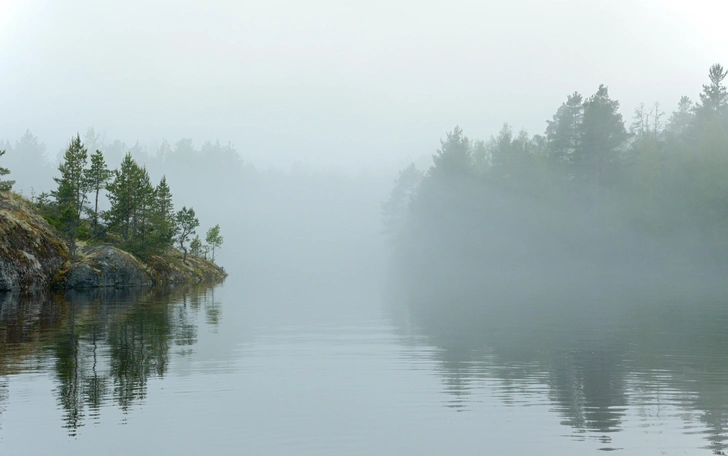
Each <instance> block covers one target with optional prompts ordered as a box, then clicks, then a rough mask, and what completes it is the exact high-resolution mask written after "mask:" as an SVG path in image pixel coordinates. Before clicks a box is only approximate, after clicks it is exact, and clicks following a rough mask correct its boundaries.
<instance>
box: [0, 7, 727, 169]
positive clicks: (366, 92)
mask: <svg viewBox="0 0 728 456" xmlns="http://www.w3.org/2000/svg"><path fill="white" fill-rule="evenodd" d="M726 13H728V6H722V2H718V1H711V0H691V1H677V0H664V1H646V0H645V1H636V0H635V1H618V0H605V1H602V0H591V1H589V0H582V1H547V0H511V1H499V2H495V1H485V0H480V1H475V0H450V1H447V2H445V1H440V2H432V1H422V0H417V1H415V0H386V1H384V0H369V1H346V0H338V1H329V0H311V1H301V0H298V1H293V0H266V1H255V2H254V1H222V0H217V1H210V0H208V1H189V0H125V1H118V0H114V1H107V0H27V1H21V0H17V1H16V0H0V68H1V69H0V138H8V139H11V140H13V141H14V140H16V139H17V138H18V137H19V136H20V135H21V134H22V133H23V132H24V131H25V129H27V128H30V129H31V131H33V133H35V134H36V135H37V136H39V137H40V139H41V140H42V141H44V142H45V143H46V145H47V146H48V149H49V153H50V154H52V155H55V153H56V151H57V150H59V149H60V148H61V147H63V146H64V145H66V143H67V141H68V139H69V138H70V136H71V135H72V134H74V133H75V132H76V131H81V132H82V133H83V132H84V131H85V130H86V128H87V127H88V126H91V125H93V126H95V128H96V130H97V131H98V132H102V133H103V134H104V135H105V137H106V138H107V139H109V140H111V139H116V138H118V139H122V140H124V141H126V142H127V143H132V144H133V143H134V142H135V141H136V140H137V139H139V140H141V141H143V142H147V143H150V144H152V143H155V142H158V141H159V140H160V139H162V138H166V139H168V140H169V141H171V142H175V141H176V140H178V139H179V138H181V137H191V138H193V139H194V140H195V141H196V143H197V144H200V143H201V142H203V141H205V140H208V139H210V140H215V139H219V140H220V141H222V142H227V141H232V142H233V143H234V144H235V146H236V147H237V149H238V151H239V152H240V153H241V155H242V156H243V157H244V158H245V159H248V160H251V161H253V162H255V163H256V164H258V165H262V166H264V167H265V166H269V165H275V166H281V167H287V166H290V164H292V163H293V162H295V161H301V162H304V163H307V164H310V165H312V166H315V167H321V166H323V167H338V168H342V169H356V168H360V167H370V168H380V167H385V166H386V167H388V166H392V165H395V166H400V165H403V164H404V163H406V162H407V161H408V160H412V159H417V158H419V157H422V156H428V155H429V154H431V153H432V152H433V151H434V150H435V149H436V148H437V146H438V138H440V137H442V136H444V133H445V131H447V130H450V129H451V128H452V127H453V126H454V125H456V124H459V125H460V126H462V127H463V128H464V130H465V132H466V134H468V135H469V136H471V137H476V138H485V137H487V136H489V135H491V134H494V133H496V132H497V130H498V129H499V128H500V126H501V124H502V123H503V122H505V121H508V122H509V123H511V124H512V125H513V126H514V127H515V128H521V127H525V128H526V129H528V131H529V132H530V133H541V132H543V130H544V127H545V121H546V119H547V118H550V117H551V115H552V114H553V113H554V112H555V110H556V108H557V107H558V106H559V105H560V104H561V102H562V101H564V100H565V98H566V95H567V94H568V93H571V92H573V91H574V90H578V91H580V92H582V94H584V95H589V94H591V93H593V92H594V91H595V90H596V88H597V86H598V85H599V84H600V83H605V84H607V85H608V86H609V88H610V92H611V95H612V96H613V97H614V98H617V99H618V100H620V102H621V103H622V107H623V110H622V112H623V114H624V115H625V117H627V118H629V117H631V112H632V110H633V108H634V107H635V106H636V105H637V104H638V103H639V102H640V101H644V102H645V103H652V102H654V101H660V102H661V103H662V104H663V107H664V108H665V109H666V110H667V111H672V110H673V109H674V107H675V105H676V103H677V100H678V99H679V97H680V95H689V96H691V98H696V97H697V93H698V92H699V90H700V87H701V84H703V83H705V82H706V79H707V70H708V67H709V66H710V65H711V64H712V63H715V62H722V63H724V64H726V65H728V48H726V47H725V43H727V42H728V29H726V27H725V26H724V24H723V23H722V22H721V18H724V17H726Z"/></svg>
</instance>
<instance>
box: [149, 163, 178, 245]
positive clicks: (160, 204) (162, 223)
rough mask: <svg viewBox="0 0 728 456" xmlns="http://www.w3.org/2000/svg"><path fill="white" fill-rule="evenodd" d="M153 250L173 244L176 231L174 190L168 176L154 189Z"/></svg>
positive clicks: (152, 215) (150, 242)
mask: <svg viewBox="0 0 728 456" xmlns="http://www.w3.org/2000/svg"><path fill="white" fill-rule="evenodd" d="M150 225H151V238H150V239H149V241H148V242H149V244H150V248H151V250H154V251H155V252H162V251H164V250H165V249H166V248H167V247H169V246H171V245H172V241H173V239H174V233H175V215H174V206H173V204H172V192H171V190H170V188H169V185H167V178H166V177H164V176H163V177H162V179H161V180H160V181H159V184H158V185H157V187H156V188H155V189H154V201H153V204H152V207H151V217H150Z"/></svg>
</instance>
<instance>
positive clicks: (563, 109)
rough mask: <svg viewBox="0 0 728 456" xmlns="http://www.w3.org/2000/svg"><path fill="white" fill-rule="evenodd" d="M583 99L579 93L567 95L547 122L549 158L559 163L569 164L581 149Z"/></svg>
mask: <svg viewBox="0 0 728 456" xmlns="http://www.w3.org/2000/svg"><path fill="white" fill-rule="evenodd" d="M583 101H584V99H583V98H582V96H581V94H579V92H574V93H572V94H571V95H569V96H568V97H567V99H566V102H564V103H563V104H562V105H561V106H560V107H559V109H558V110H557V111H556V114H554V117H553V119H552V120H549V121H547V126H546V141H547V144H548V154H549V157H550V158H552V159H554V160H557V161H559V162H564V163H569V162H571V161H572V160H573V158H574V154H575V153H576V152H577V151H578V150H579V149H580V148H581V144H582V141H581V134H582V131H581V124H582V122H583V120H584V104H583Z"/></svg>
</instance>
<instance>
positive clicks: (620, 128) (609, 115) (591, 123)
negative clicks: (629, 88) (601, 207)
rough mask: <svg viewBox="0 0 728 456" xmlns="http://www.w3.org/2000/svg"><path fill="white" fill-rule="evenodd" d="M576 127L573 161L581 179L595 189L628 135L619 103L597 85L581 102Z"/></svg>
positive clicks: (599, 184)
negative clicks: (580, 117) (581, 116)
mask: <svg viewBox="0 0 728 456" xmlns="http://www.w3.org/2000/svg"><path fill="white" fill-rule="evenodd" d="M580 130H581V138H582V141H583V143H582V147H581V148H580V149H579V150H577V151H576V154H575V156H574V164H575V166H576V167H577V170H578V171H580V174H581V177H582V179H583V180H584V181H585V182H589V183H593V184H595V185H596V187H597V188H599V187H600V186H602V185H603V184H604V183H605V182H606V177H607V176H606V175H607V173H608V170H609V167H610V166H611V165H612V164H613V163H614V162H615V161H616V160H617V154H618V152H619V150H620V148H621V147H622V146H623V145H624V144H625V141H626V140H627V138H628V134H627V130H626V129H625V127H624V121H623V120H622V114H620V113H619V102H618V101H616V100H612V99H611V98H610V97H609V91H608V89H607V87H606V86H604V85H600V86H599V90H597V93H595V94H594V95H592V96H591V97H589V98H588V99H587V100H586V101H585V102H584V119H583V121H582V123H581V128H580Z"/></svg>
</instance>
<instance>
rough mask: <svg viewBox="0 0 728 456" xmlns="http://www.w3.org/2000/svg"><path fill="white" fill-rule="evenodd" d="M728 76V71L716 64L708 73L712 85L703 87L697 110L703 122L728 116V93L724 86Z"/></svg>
mask: <svg viewBox="0 0 728 456" xmlns="http://www.w3.org/2000/svg"><path fill="white" fill-rule="evenodd" d="M726 75H728V71H727V70H724V69H723V66H722V65H719V64H717V63H716V64H715V65H713V66H711V67H710V70H709V72H708V77H709V78H710V84H704V85H703V93H701V94H700V103H699V104H698V106H696V108H695V113H696V115H697V116H698V118H699V119H700V120H701V121H707V120H709V119H712V118H713V117H716V116H719V117H724V116H726V115H728V91H727V90H726V86H725V84H723V80H724V79H725V77H726Z"/></svg>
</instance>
